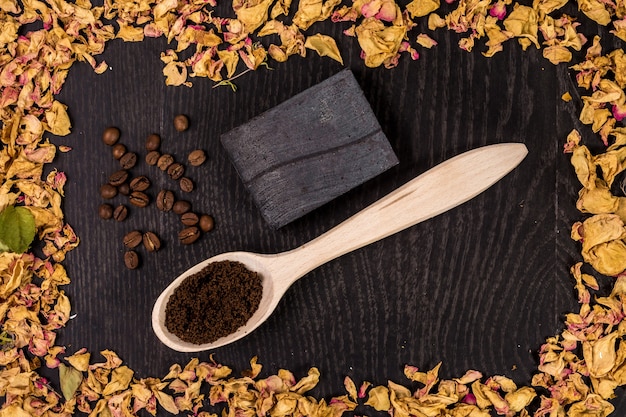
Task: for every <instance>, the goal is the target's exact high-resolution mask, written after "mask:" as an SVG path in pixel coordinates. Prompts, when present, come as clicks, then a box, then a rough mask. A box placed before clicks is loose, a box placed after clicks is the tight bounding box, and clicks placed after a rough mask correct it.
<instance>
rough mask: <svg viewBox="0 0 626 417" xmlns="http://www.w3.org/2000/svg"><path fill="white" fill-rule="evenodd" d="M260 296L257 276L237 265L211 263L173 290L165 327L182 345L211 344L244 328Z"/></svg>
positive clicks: (259, 279) (260, 284)
mask: <svg viewBox="0 0 626 417" xmlns="http://www.w3.org/2000/svg"><path fill="white" fill-rule="evenodd" d="M262 295H263V286H262V283H261V276H260V275H259V274H257V273H256V272H253V271H250V270H249V269H247V268H246V267H245V266H244V265H243V264H241V263H239V262H233V261H220V262H213V263H210V264H208V265H207V266H206V267H205V268H204V269H202V270H201V271H200V272H198V273H196V274H193V275H191V276H189V277H187V278H186V279H185V280H183V282H182V283H181V284H180V285H179V286H178V288H176V290H174V292H173V293H172V295H171V296H170V298H169V300H168V302H167V305H166V307H165V327H167V330H169V331H170V332H171V333H173V334H175V335H176V336H178V337H180V338H181V340H184V341H185V342H189V343H194V344H204V343H211V342H214V341H216V340H217V339H219V338H220V337H223V336H228V335H229V334H231V333H234V332H235V331H236V330H237V329H238V328H239V327H241V326H243V325H244V324H246V322H247V321H248V319H250V317H252V315H253V314H254V312H255V311H256V310H257V308H258V307H259V302H260V301H261V296H262Z"/></svg>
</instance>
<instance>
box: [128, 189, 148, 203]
mask: <svg viewBox="0 0 626 417" xmlns="http://www.w3.org/2000/svg"><path fill="white" fill-rule="evenodd" d="M128 199H129V200H130V204H132V205H133V206H135V207H146V206H147V205H148V204H150V197H148V195H147V194H145V193H142V192H141V191H133V192H132V193H130V196H128Z"/></svg>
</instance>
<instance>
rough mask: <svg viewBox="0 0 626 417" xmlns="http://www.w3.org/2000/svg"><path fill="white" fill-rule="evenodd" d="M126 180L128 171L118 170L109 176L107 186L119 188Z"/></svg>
mask: <svg viewBox="0 0 626 417" xmlns="http://www.w3.org/2000/svg"><path fill="white" fill-rule="evenodd" d="M127 179H128V171H126V170H125V169H120V170H118V171H115V172H114V173H113V174H111V175H109V184H111V185H113V186H114V187H117V186H120V185H122V184H124V183H125V182H126V180H127Z"/></svg>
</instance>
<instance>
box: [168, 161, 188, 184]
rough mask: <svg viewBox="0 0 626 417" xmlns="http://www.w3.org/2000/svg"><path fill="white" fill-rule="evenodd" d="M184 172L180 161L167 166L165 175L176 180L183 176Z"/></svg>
mask: <svg viewBox="0 0 626 417" xmlns="http://www.w3.org/2000/svg"><path fill="white" fill-rule="evenodd" d="M184 173H185V166H184V165H183V164H181V163H178V162H174V163H173V164H172V165H170V166H169V168H167V175H169V176H170V178H171V179H173V180H177V179H179V178H180V177H182V176H183V174H184Z"/></svg>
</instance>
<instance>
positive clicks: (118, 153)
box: [111, 143, 126, 160]
mask: <svg viewBox="0 0 626 417" xmlns="http://www.w3.org/2000/svg"><path fill="white" fill-rule="evenodd" d="M111 153H113V158H115V159H118V160H119V159H120V158H121V157H122V156H124V154H125V153H126V145H124V144H122V143H116V144H115V145H113V149H112V150H111Z"/></svg>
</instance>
